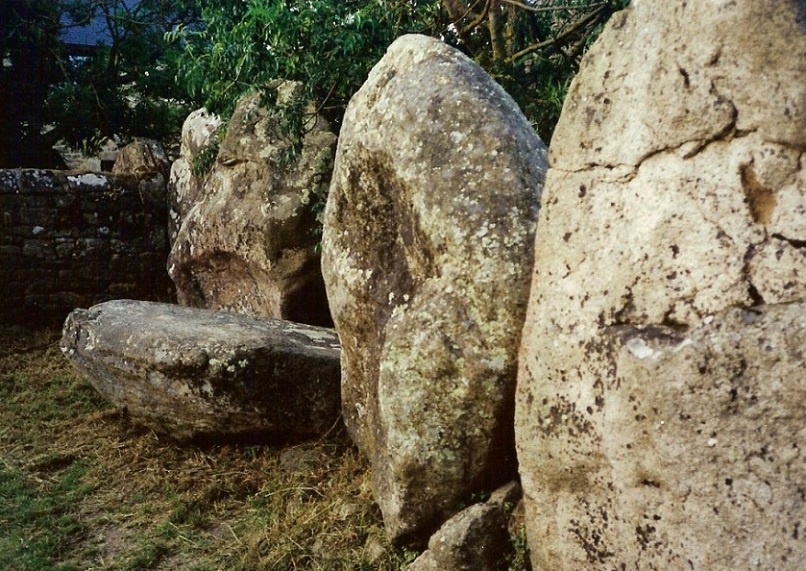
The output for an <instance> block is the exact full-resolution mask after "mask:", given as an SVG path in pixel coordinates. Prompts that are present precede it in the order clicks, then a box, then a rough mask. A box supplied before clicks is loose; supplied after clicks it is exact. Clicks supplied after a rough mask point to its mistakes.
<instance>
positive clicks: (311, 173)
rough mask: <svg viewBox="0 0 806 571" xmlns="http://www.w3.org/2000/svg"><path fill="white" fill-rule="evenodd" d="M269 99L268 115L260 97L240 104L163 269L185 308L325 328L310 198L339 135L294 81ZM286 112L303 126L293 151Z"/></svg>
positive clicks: (319, 192)
mask: <svg viewBox="0 0 806 571" xmlns="http://www.w3.org/2000/svg"><path fill="white" fill-rule="evenodd" d="M271 93H274V95H275V97H274V99H273V100H272V101H273V103H274V107H272V108H271V109H269V108H267V107H264V106H263V105H262V104H261V95H260V94H257V93H254V94H251V95H248V96H246V97H244V98H243V99H242V100H241V101H240V102H239V103H238V105H237V107H236V109H235V112H234V114H233V116H232V118H231V119H230V122H229V125H228V128H227V134H226V137H225V138H224V140H223V142H222V144H221V149H220V150H219V153H218V157H217V158H216V162H215V165H214V166H213V170H212V172H211V173H210V174H209V175H208V177H207V178H206V180H205V182H204V190H203V192H202V193H201V194H200V195H199V197H198V199H197V201H196V204H195V205H193V206H192V208H191V209H190V210H189V211H188V212H187V215H186V216H185V217H184V219H183V220H182V226H181V228H180V229H179V232H178V234H177V237H176V240H175V241H174V243H173V246H172V250H171V254H170V256H169V258H168V272H169V274H170V275H171V278H172V279H173V280H174V283H175V284H176V288H177V296H178V300H179V302H180V304H182V305H189V306H193V307H206V308H209V309H222V310H228V311H234V312H237V313H243V314H250V315H262V316H267V317H275V318H279V319H288V320H291V321H298V322H301V323H311V324H314V325H327V324H330V323H332V321H331V319H330V313H329V310H328V307H327V298H326V295H325V288H324V283H323V281H322V272H321V269H320V258H319V254H318V251H317V248H316V246H317V242H318V240H319V238H318V236H317V234H316V231H315V230H316V228H317V221H316V216H315V214H314V212H313V210H312V209H311V205H310V202H311V201H312V200H314V198H315V197H316V196H324V194H325V191H326V189H327V185H328V184H329V182H330V174H331V171H332V166H333V154H334V152H335V146H336V136H335V135H334V134H333V133H332V132H331V131H330V129H329V127H328V125H327V123H326V121H325V120H324V119H323V118H322V117H320V116H318V115H316V114H315V113H313V112H312V110H311V109H310V108H308V109H305V110H303V109H301V108H297V107H300V106H301V102H300V97H301V85H300V84H298V83H291V82H282V83H278V84H277V85H275V87H274V90H273V91H272V92H271ZM267 97H268V95H267ZM288 113H298V114H299V113H303V114H304V115H303V121H305V122H306V123H305V124H304V125H303V128H304V130H305V133H306V134H305V135H304V138H303V142H302V147H301V150H298V151H296V152H295V151H293V150H292V140H291V139H290V137H289V135H288V134H287V133H286V132H285V131H284V129H285V127H284V126H283V125H284V123H285V122H293V119H291V118H289V117H288V116H287V114H288Z"/></svg>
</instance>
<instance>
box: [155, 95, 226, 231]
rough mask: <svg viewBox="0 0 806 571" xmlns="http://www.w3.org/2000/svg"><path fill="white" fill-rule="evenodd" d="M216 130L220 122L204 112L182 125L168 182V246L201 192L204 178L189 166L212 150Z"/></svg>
mask: <svg viewBox="0 0 806 571" xmlns="http://www.w3.org/2000/svg"><path fill="white" fill-rule="evenodd" d="M220 127H221V118H220V117H219V116H218V115H216V114H214V113H210V112H209V111H207V109H205V108H201V109H197V110H196V111H194V112H192V113H191V114H190V115H188V117H187V119H185V122H184V123H183V124H182V139H181V141H182V143H181V146H180V148H179V158H178V159H176V160H175V161H174V162H173V164H172V165H171V175H170V177H169V179H168V192H169V196H168V200H169V203H170V208H171V210H170V214H171V219H170V222H169V224H170V227H169V233H170V237H171V244H173V242H174V240H176V234H177V233H178V232H179V228H180V227H181V226H182V221H183V220H184V219H185V217H186V216H187V214H188V212H190V209H191V208H192V207H193V205H195V204H196V202H197V200H198V199H199V197H200V196H201V193H202V192H203V190H204V179H205V176H198V175H196V174H193V164H194V162H195V161H196V158H197V157H198V156H199V153H202V152H211V151H215V150H216V149H215V147H211V145H212V144H213V143H214V141H215V137H216V134H217V133H218V129H219V128H220ZM216 152H217V151H216Z"/></svg>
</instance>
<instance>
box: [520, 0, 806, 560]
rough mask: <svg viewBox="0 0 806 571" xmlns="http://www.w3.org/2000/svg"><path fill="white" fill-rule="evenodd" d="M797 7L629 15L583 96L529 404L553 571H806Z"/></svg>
mask: <svg viewBox="0 0 806 571" xmlns="http://www.w3.org/2000/svg"><path fill="white" fill-rule="evenodd" d="M799 6H802V3H798V2H794V1H789V2H787V1H784V2H776V3H774V4H773V3H759V2H754V1H752V0H739V1H722V0H720V1H713V2H684V3H681V2H662V1H660V0H641V1H637V2H633V3H632V4H631V7H630V8H628V9H627V10H625V11H624V12H621V13H619V14H616V15H614V16H613V18H612V20H611V21H610V22H609V24H608V26H607V28H606V29H605V31H604V32H603V34H602V36H601V37H600V38H599V40H597V42H596V44H595V45H594V46H593V47H592V48H591V50H590V51H589V53H588V54H587V55H586V57H585V59H584V61H583V63H582V66H581V69H580V72H579V74H578V76H577V77H576V79H575V81H574V83H573V84H572V85H571V87H570V90H569V95H568V99H567V100H566V103H565V107H564V109H563V113H562V117H561V119H560V122H559V124H558V126H557V129H556V131H555V134H554V138H553V143H552V149H551V154H550V156H551V165H552V168H551V169H550V171H549V173H548V176H547V181H546V187H545V191H544V194H543V208H542V209H541V212H540V216H539V220H538V226H537V238H536V242H535V244H536V246H535V260H536V263H535V267H534V279H533V282H532V291H531V298H530V302H529V310H528V314H527V318H526V326H525V329H524V332H523V338H522V349H521V353H520V359H519V373H518V390H517V396H516V441H517V449H518V460H519V464H520V474H521V480H522V484H523V488H524V495H525V502H526V510H527V527H528V532H529V541H530V545H531V552H532V563H533V566H534V568H535V569H536V570H541V571H542V570H549V569H550V570H587V569H622V568H624V569H638V568H640V569H703V570H704V569H721V568H722V569H750V568H759V569H800V568H802V567H804V566H806V550H805V549H804V548H803V543H802V540H801V533H802V532H801V531H800V528H801V527H802V525H803V523H802V522H803V520H804V518H805V517H806V510H804V505H805V504H804V502H803V493H804V491H803V490H804V486H803V482H804V481H806V464H805V463H804V459H803V456H802V452H801V451H802V450H803V449H804V448H806V429H805V428H804V427H806V416H805V415H804V412H803V407H802V403H803V402H804V400H806V377H804V375H803V373H802V371H803V370H804V365H806V363H804V357H803V351H802V350H801V347H802V346H803V343H804V341H806V306H804V301H805V300H806V280H804V276H806V256H804V244H806V29H805V28H804V20H803V16H804V14H803V11H802V9H799Z"/></svg>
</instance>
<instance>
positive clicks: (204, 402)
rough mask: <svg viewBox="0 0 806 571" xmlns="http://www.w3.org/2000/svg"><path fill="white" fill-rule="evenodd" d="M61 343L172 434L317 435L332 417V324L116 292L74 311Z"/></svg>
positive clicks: (138, 415) (99, 381)
mask: <svg viewBox="0 0 806 571" xmlns="http://www.w3.org/2000/svg"><path fill="white" fill-rule="evenodd" d="M61 345H62V351H63V352H64V354H65V355H66V356H67V357H68V358H69V359H70V361H71V362H72V363H73V365H74V366H75V367H76V369H77V370H78V371H79V372H80V373H81V374H82V375H83V376H84V377H86V378H87V380H88V381H89V382H90V383H92V385H93V386H94V387H95V388H96V389H97V390H98V391H99V392H101V393H102V394H103V395H105V396H106V397H107V398H109V400H110V401H112V403H113V404H114V405H116V406H117V407H119V408H121V409H125V410H126V412H127V413H128V414H129V415H130V416H131V418H133V419H134V420H136V421H138V422H140V423H142V424H144V425H146V426H149V427H151V428H152V429H154V430H155V431H157V432H159V433H163V434H168V435H170V436H171V437H173V438H175V439H178V440H187V439H196V438H200V439H213V440H221V439H230V438H243V437H247V438H269V437H275V436H283V437H304V436H318V435H322V434H325V433H326V432H327V431H328V430H329V429H331V428H332V427H333V426H334V425H335V424H336V422H337V421H338V418H339V414H340V399H339V352H340V351H339V343H338V337H337V336H336V334H335V332H334V331H333V330H332V329H326V328H322V327H313V326H308V325H300V324H297V323H291V322H287V321H280V320H276V319H268V318H259V317H251V316H245V315H237V314H234V313H228V312H216V311H210V310H204V309H195V308H189V307H180V306H177V305H169V304H162V303H149V302H138V301H131V300H116V301H109V302H106V303H102V304H99V305H96V306H93V307H91V308H90V309H77V310H75V311H73V312H72V313H71V314H70V315H69V316H68V318H67V320H66V322H65V324H64V330H63V335H62V343H61Z"/></svg>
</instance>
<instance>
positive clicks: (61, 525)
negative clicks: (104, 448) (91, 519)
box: [0, 464, 89, 571]
mask: <svg viewBox="0 0 806 571" xmlns="http://www.w3.org/2000/svg"><path fill="white" fill-rule="evenodd" d="M85 473H86V468H85V467H84V466H83V465H82V464H73V465H72V466H71V467H69V468H68V469H67V470H66V471H65V472H64V473H63V474H62V475H61V476H60V478H59V479H58V480H57V481H56V482H55V483H53V484H47V483H46V484H45V485H41V484H35V483H33V482H31V481H30V479H29V478H26V477H25V476H24V474H23V473H22V472H20V471H18V470H15V469H13V468H0V569H6V570H8V571H72V570H78V567H77V566H76V565H75V564H74V563H72V562H71V561H70V560H69V559H67V560H65V558H64V554H65V553H66V552H67V550H68V548H69V546H70V544H71V542H72V541H74V540H75V538H76V537H80V536H81V535H82V534H83V532H84V527H83V525H82V524H81V522H80V521H79V519H78V518H77V517H76V516H75V514H74V513H73V506H74V504H75V502H77V501H79V500H81V498H83V497H84V496H85V495H86V494H87V493H88V492H89V488H88V487H87V486H86V485H83V484H82V477H83V476H84V474H85ZM57 562H58V563H57Z"/></svg>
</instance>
